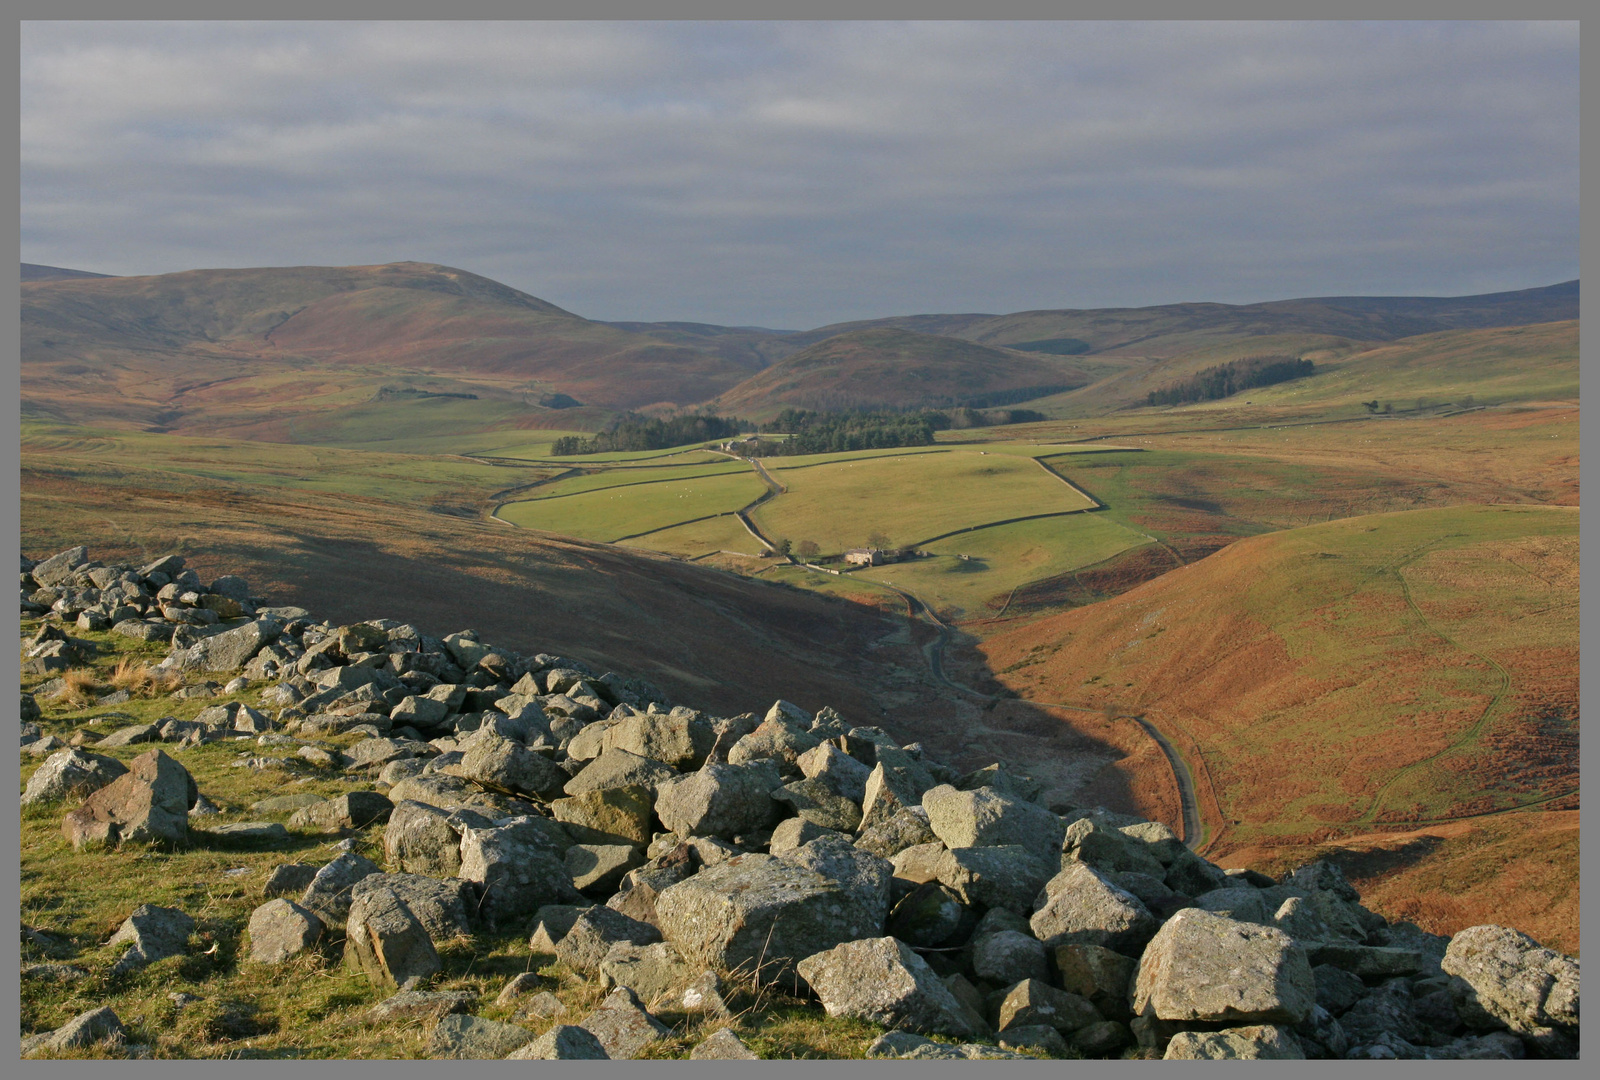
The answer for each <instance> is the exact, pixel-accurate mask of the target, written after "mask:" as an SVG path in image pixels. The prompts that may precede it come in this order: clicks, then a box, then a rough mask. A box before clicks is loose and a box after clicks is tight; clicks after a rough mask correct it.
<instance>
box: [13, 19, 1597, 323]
mask: <svg viewBox="0 0 1600 1080" xmlns="http://www.w3.org/2000/svg"><path fill="white" fill-rule="evenodd" d="M21 85H22V113H21V136H22V138H21V177H22V205H21V228H22V259H23V261H25V262H40V263H46V264H50V265H56V266H68V267H74V268H78V269H86V270H96V271H100V272H103V273H114V274H145V273H163V272H168V271H174V270H186V269H193V268H197V267H224V266H226V267H238V266H282V265H303V264H320V265H346V264H362V263H380V262H391V261H396V260H402V259H417V260H422V261H428V262H440V263H447V264H450V265H453V266H457V267H461V268H463V269H467V270H471V271H474V272H476V273H480V274H484V275H487V276H489V277H493V278H496V279H498V280H500V281H504V282H506V283H507V284H510V285H513V286H515V287H517V288H520V289H523V290H525V291H528V292H531V293H533V294H535V295H537V296H540V297H543V298H544V299H547V300H550V301H552V302H554V303H557V304H560V305H561V306H563V307H566V308H568V309H569V310H572V311H575V312H577V313H579V314H581V315H586V316H588V317H590V318H599V319H682V320H697V321H706V322H719V323H729V324H741V325H764V326H772V327H779V328H809V327H812V326H818V325H822V324H825V323H830V322H837V321H841V320H845V319H854V318H866V317H873V316H881V315H890V314H906V313H914V312H932V311H944V312H950V311H989V312H1006V311H1017V310H1025V309H1029V308H1045V307H1101V306H1131V305H1143V304H1152V303H1166V302H1173V301H1181V300H1215V301H1224V302H1234V303H1239V302H1249V301H1254V300H1267V299H1280V298H1286V297H1293V296H1313V295H1343V294H1417V293H1421V294H1429V295H1458V294H1465V293H1474V292H1488V291H1496V290H1501V289H1516V288H1527V287H1530V286H1535V285H1544V284H1551V283H1554V282H1557V281H1561V280H1566V279H1570V278H1573V277H1576V276H1577V275H1578V203H1579V199H1578V27H1577V24H1576V23H1521V24H1519V23H1493V24H1490V23H1481V24H1475V23H1448V24H1417V23H1333V24H1319V23H1151V22H1137V23H1074V22H1056V23H981V22H978V23H971V22H968V23H603V22H602V23H540V22H534V23H484V22H478V23H460V24H449V23H424V24H418V23H188V24H183V23H159V24H157V23H84V22H73V23H65V22H63V23H39V22H35V23H24V24H23V26H22V83H21Z"/></svg>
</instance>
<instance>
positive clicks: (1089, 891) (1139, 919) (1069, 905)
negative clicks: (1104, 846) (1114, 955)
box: [1029, 862, 1287, 956]
mask: <svg viewBox="0 0 1600 1080" xmlns="http://www.w3.org/2000/svg"><path fill="white" fill-rule="evenodd" d="M1044 893H1045V895H1044V903H1043V904H1041V905H1040V906H1039V909H1038V911H1036V912H1035V913H1034V914H1033V916H1032V918H1031V919H1030V920H1029V924H1030V925H1031V926H1032V928H1033V933H1034V936H1036V937H1037V938H1038V939H1039V940H1040V941H1042V942H1044V943H1045V944H1046V945H1047V946H1050V947H1052V948H1053V947H1056V946H1059V945H1099V946H1102V947H1104V948H1107V949H1111V950H1113V951H1115V952H1120V953H1125V954H1127V955H1129V956H1136V955H1138V954H1139V951H1140V950H1141V949H1143V948H1144V946H1145V943H1146V942H1147V941H1149V940H1150V938H1151V937H1152V936H1153V935H1154V934H1155V932H1156V930H1157V928H1158V926H1159V925H1160V924H1159V923H1158V922H1157V921H1156V918H1155V916H1154V915H1152V914H1150V911H1149V910H1148V909H1147V908H1146V907H1145V906H1144V903H1143V902H1142V901H1140V900H1139V898H1138V897H1136V896H1134V895H1133V894H1132V893H1129V892H1126V891H1125V890H1123V889H1119V888H1117V886H1115V885H1113V884H1111V882H1110V881H1108V880H1107V879H1106V877H1105V875H1104V874H1102V873H1100V872H1099V871H1098V870H1095V869H1094V868H1093V867H1091V866H1088V865H1086V864H1084V863H1078V862H1073V863H1070V864H1069V865H1068V866H1067V867H1066V868H1065V869H1063V870H1062V871H1061V873H1059V874H1057V875H1056V876H1055V877H1053V878H1051V879H1050V880H1049V882H1047V883H1046V884H1045V886H1044ZM1180 914H1181V913H1180ZM1169 925H1170V924H1169ZM1280 933H1281V932H1280ZM1283 936H1284V937H1285V938H1286V939H1287V935H1283Z"/></svg>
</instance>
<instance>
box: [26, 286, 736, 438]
mask: <svg viewBox="0 0 1600 1080" xmlns="http://www.w3.org/2000/svg"><path fill="white" fill-rule="evenodd" d="M22 356H23V400H24V407H25V409H26V408H29V407H32V408H34V409H36V410H38V411H40V412H42V413H44V414H46V415H55V416H57V417H60V418H63V419H74V420H83V419H89V418H97V419H105V418H114V417H117V416H118V415H120V416H121V417H122V418H123V419H125V420H131V421H134V422H136V423H144V424H150V425H160V426H177V427H182V423H181V421H182V417H183V415H184V412H185V407H184V406H185V403H184V401H183V398H184V395H185V394H186V393H188V392H189V391H192V390H194V389H196V388H198V387H201V386H213V385H216V384H218V383H221V382H231V381H240V380H250V379H258V378H262V377H268V378H270V377H271V376H273V375H281V374H282V373H284V372H286V371H288V372H294V371H299V370H309V369H313V368H314V369H316V370H319V371H323V372H326V371H329V370H347V371H354V370H361V369H366V370H368V371H375V372H378V373H409V374H421V375H442V376H452V377H472V378H477V379H480V380H484V381H486V382H488V383H491V384H496V385H499V386H502V387H505V388H515V389H521V390H525V391H527V392H530V393H536V392H561V393H566V394H568V395H571V396H572V397H574V398H577V399H578V400H579V401H582V402H584V403H585V404H588V405H598V406H603V407H608V408H631V407H636V406H643V405H649V404H654V403H659V402H677V403H691V402H696V401H701V400H704V399H706V398H709V397H712V396H714V395H715V394H717V393H718V392H720V391H722V390H724V389H727V388H728V387H730V386H732V385H733V384H735V383H736V382H738V381H739V379H740V378H742V377H743V376H744V375H745V374H746V373H747V370H748V369H744V368H741V367H739V366H738V365H736V364H734V363H732V362H730V361H728V360H725V359H723V358H721V357H718V356H714V355H711V354H709V353H707V352H704V351H702V350H698V349H693V348H685V347H682V346H673V345H668V344H664V343H662V342H659V341H656V340H654V339H652V338H648V337H645V336H643V335H638V334H632V333H629V332H627V331H624V330H619V329H617V328H615V327H611V326H607V325H605V324H603V323H595V322H590V321H589V320H587V319H583V318H580V317H579V316H576V315H573V314H572V313H570V312H567V311H563V310H562V309H561V308H558V307H556V306H555V305H553V304H549V303H547V302H545V301H543V300H540V299H538V298H537V297H533V296H529V295H527V294H526V293H521V292H518V291H517V290H515V289H511V288H509V287H507V286H504V285H501V284H499V283H498V282H494V281H491V280H489V279H487V278H483V277H479V276H478V275H475V274H469V273H466V272H465V271H461V270H455V269H452V268H450V267H445V266H436V265H432V264H427V263H393V264H389V265H385V266H357V267H279V268H268V269H249V270H192V271H186V272H183V273H178V274H162V275H158V276H152V277H126V278H104V279H81V280H80V279H74V280H60V281H38V282H28V283H24V284H23V286H22ZM283 404H284V405H285V406H286V407H290V408H291V409H292V407H293V405H294V401H293V398H292V397H291V398H288V399H286V400H285V401H284V402H283Z"/></svg>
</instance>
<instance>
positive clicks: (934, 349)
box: [713, 327, 1089, 416]
mask: <svg viewBox="0 0 1600 1080" xmlns="http://www.w3.org/2000/svg"><path fill="white" fill-rule="evenodd" d="M1088 381H1089V375H1088V374H1086V373H1085V372H1084V370H1083V369H1082V368H1081V367H1079V366H1076V365H1074V364H1071V363H1068V362H1064V361H1060V360H1056V359H1053V358H1045V357H1039V356H1032V355H1028V354H1025V353H1018V352H1012V351H1010V350H1003V349H992V348H989V347H988V346H985V345H977V344H974V343H972V342H968V341H961V340H959V339H957V338H947V337H937V336H935V335H932V334H919V333H915V332H913V331H910V330H899V329H895V328H892V327H878V328H875V329H869V330H852V331H849V332H847V333H843V334H838V335H835V336H833V337H830V338H827V339H825V340H823V341H819V342H817V343H816V344H815V345H812V346H810V347H809V348H805V349H802V350H800V351H799V352H797V353H795V354H794V355H793V356H790V357H788V358H787V359H785V360H781V361H779V362H778V363H776V364H774V365H772V366H771V367H769V368H767V369H766V370H764V371H762V372H760V373H758V374H756V375H753V376H751V377H750V378H748V379H746V380H745V381H744V382H741V383H740V384H739V385H738V386H736V387H734V388H733V389H731V390H729V391H727V392H726V393H724V394H723V395H722V396H721V397H719V398H718V399H717V401H716V402H715V403H714V406H713V407H714V408H715V409H717V410H719V411H721V412H724V413H737V414H738V415H741V416H744V415H750V416H760V415H761V414H763V413H772V412H776V411H778V410H779V409H782V408H784V407H786V406H792V407H795V408H804V409H854V408H917V407H922V406H940V405H972V406H975V407H982V406H988V405H1004V404H1011V403H1014V402H1018V401H1026V400H1028V399H1029V398H1036V397H1040V396H1043V395H1045V394H1050V393H1056V392H1058V391H1061V390H1065V389H1068V388H1070V387H1073V386H1082V385H1083V384H1085V383H1087V382H1088Z"/></svg>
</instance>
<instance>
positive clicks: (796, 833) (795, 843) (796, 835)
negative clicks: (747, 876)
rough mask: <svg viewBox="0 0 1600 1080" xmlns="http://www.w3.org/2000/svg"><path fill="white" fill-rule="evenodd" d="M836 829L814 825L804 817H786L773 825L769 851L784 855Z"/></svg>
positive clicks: (773, 853) (768, 846)
mask: <svg viewBox="0 0 1600 1080" xmlns="http://www.w3.org/2000/svg"><path fill="white" fill-rule="evenodd" d="M835 831H837V830H834V829H824V828H823V827H822V826H821V825H814V824H812V823H811V822H809V821H807V820H805V819H804V818H797V817H792V818H784V819H783V820H782V821H780V822H778V824H777V825H776V826H774V827H773V830H772V840H771V841H770V842H769V843H768V844H767V852H768V853H769V854H772V855H782V854H783V853H784V852H786V851H793V850H794V849H795V848H797V847H799V846H800V845H801V844H806V843H809V842H811V841H812V840H815V839H816V838H817V837H819V836H826V835H827V834H828V833H830V832H835Z"/></svg>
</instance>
